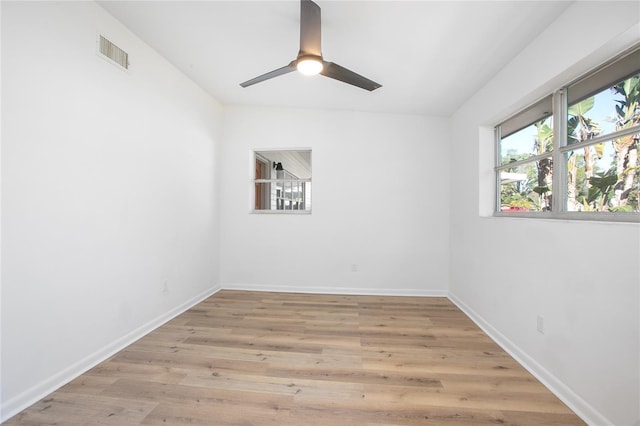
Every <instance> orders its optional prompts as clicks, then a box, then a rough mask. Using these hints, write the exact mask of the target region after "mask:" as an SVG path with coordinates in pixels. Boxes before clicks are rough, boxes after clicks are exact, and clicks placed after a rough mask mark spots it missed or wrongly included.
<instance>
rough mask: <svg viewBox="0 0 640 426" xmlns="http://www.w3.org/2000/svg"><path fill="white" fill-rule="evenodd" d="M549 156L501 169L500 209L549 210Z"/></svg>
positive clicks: (503, 210) (511, 211)
mask: <svg viewBox="0 0 640 426" xmlns="http://www.w3.org/2000/svg"><path fill="white" fill-rule="evenodd" d="M552 169H553V167H552V161H551V157H549V158H544V159H542V160H540V161H532V162H530V163H525V164H521V165H520V166H518V167H513V168H509V169H507V170H501V171H500V172H499V173H500V210H501V211H502V212H508V213H517V212H540V211H549V210H551V181H552V173H553V170H552Z"/></svg>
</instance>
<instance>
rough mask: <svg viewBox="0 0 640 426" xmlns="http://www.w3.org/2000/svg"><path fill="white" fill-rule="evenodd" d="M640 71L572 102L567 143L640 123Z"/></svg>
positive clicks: (568, 120)
mask: <svg viewBox="0 0 640 426" xmlns="http://www.w3.org/2000/svg"><path fill="white" fill-rule="evenodd" d="M639 82H640V74H636V75H635V76H633V77H631V78H628V79H626V80H624V81H623V82H621V83H619V84H615V85H612V86H611V87H608V88H606V89H604V90H602V91H600V92H598V93H596V94H595V95H593V96H591V97H588V98H586V99H584V100H582V101H580V102H577V103H573V104H571V105H569V109H568V117H567V133H568V135H567V136H568V144H572V143H576V142H582V141H585V140H588V139H591V138H593V137H595V136H598V135H607V134H609V133H613V132H615V131H618V130H623V129H628V128H630V127H633V126H636V125H638V124H640V108H638V98H639V95H638V90H639Z"/></svg>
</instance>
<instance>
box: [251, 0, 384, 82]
mask: <svg viewBox="0 0 640 426" xmlns="http://www.w3.org/2000/svg"><path fill="white" fill-rule="evenodd" d="M320 27H321V22H320V7H319V6H318V5H317V4H315V3H314V2H313V1H311V0H300V51H299V52H298V57H297V58H296V59H294V60H293V61H291V62H289V64H288V65H286V66H284V67H282V68H278V69H276V70H273V71H271V72H268V73H266V74H263V75H261V76H259V77H256V78H253V79H251V80H248V81H245V82H244V83H240V86H242V87H247V86H251V85H253V84H256V83H260V82H262V81H265V80H269V79H271V78H274V77H278V76H280V75H284V74H287V73H290V72H292V71H295V70H296V69H297V70H298V71H300V72H301V73H302V74H306V75H314V74H321V75H323V76H325V77H329V78H333V79H335V80H339V81H342V82H344V83H347V84H351V85H353V86H357V87H360V88H362V89H365V90H368V91H372V90H376V89H378V88H380V87H382V85H381V84H378V83H376V82H375V81H372V80H369V79H368V78H366V77H363V76H361V75H360V74H357V73H355V72H353V71H351V70H348V69H346V68H344V67H342V66H340V65H338V64H336V63H333V62H328V61H325V60H324V58H323V57H322V50H321V48H320V45H321V37H320Z"/></svg>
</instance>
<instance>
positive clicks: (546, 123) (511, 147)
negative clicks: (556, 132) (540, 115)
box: [500, 117, 553, 165]
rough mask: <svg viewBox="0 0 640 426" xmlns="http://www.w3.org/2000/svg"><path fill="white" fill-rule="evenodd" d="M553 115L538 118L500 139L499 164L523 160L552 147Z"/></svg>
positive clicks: (549, 150)
mask: <svg viewBox="0 0 640 426" xmlns="http://www.w3.org/2000/svg"><path fill="white" fill-rule="evenodd" d="M552 123H553V117H548V118H545V119H544V120H540V121H538V122H536V123H534V124H532V125H530V126H528V127H525V128H524V129H522V130H519V131H517V132H515V133H513V134H511V135H509V136H507V137H505V138H502V139H501V140H500V164H502V165H504V164H509V163H511V162H514V161H519V160H524V159H526V158H529V157H531V156H533V155H539V154H544V153H546V152H551V150H552V149H553V132H552Z"/></svg>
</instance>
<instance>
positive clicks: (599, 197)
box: [582, 168, 618, 211]
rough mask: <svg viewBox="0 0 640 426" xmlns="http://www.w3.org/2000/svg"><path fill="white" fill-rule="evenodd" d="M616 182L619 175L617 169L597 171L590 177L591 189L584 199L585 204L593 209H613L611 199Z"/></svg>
mask: <svg viewBox="0 0 640 426" xmlns="http://www.w3.org/2000/svg"><path fill="white" fill-rule="evenodd" d="M616 183H618V175H617V174H616V171H615V169H613V168H611V169H609V170H607V171H606V172H604V173H596V175H595V176H592V177H590V178H589V185H590V186H589V191H588V193H587V196H586V198H585V199H583V202H582V203H583V205H589V207H590V208H589V210H591V211H607V210H611V209H610V208H609V207H610V206H609V201H610V200H611V199H612V198H613V195H614V190H615V186H616Z"/></svg>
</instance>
